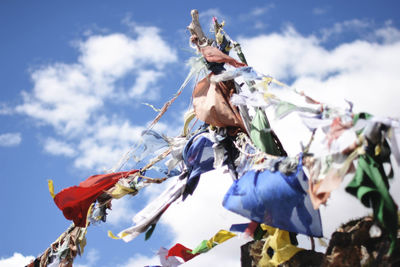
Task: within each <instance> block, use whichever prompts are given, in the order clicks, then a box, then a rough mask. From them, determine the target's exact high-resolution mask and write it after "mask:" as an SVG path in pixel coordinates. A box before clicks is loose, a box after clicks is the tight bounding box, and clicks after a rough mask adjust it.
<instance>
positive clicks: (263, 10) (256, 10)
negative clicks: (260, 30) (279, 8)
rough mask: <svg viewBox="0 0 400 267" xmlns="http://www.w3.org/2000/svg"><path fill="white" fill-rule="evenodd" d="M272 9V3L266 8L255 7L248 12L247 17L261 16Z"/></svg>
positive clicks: (273, 5) (273, 6)
mask: <svg viewBox="0 0 400 267" xmlns="http://www.w3.org/2000/svg"><path fill="white" fill-rule="evenodd" d="M274 8H275V4H273V3H271V4H268V5H266V6H262V7H256V8H253V9H252V10H251V11H250V14H249V15H250V16H252V17H258V16H262V15H264V14H266V13H267V12H269V11H271V10H272V9H274Z"/></svg>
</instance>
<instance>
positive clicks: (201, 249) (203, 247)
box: [190, 240, 210, 254]
mask: <svg viewBox="0 0 400 267" xmlns="http://www.w3.org/2000/svg"><path fill="white" fill-rule="evenodd" d="M207 242H208V240H203V241H201V243H200V244H199V245H198V246H197V247H196V248H195V249H193V250H192V252H190V253H192V254H197V253H205V252H207V251H209V250H210V248H209V247H208V246H207Z"/></svg>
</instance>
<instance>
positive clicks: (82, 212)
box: [54, 170, 138, 227]
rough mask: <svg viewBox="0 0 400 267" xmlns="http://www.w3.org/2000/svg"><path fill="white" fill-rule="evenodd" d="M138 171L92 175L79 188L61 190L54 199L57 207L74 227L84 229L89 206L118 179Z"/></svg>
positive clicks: (72, 187)
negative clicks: (71, 221)
mask: <svg viewBox="0 0 400 267" xmlns="http://www.w3.org/2000/svg"><path fill="white" fill-rule="evenodd" d="M137 171H138V170H132V171H127V172H116V173H108V174H99V175H93V176H90V177H89V178H87V179H86V180H85V181H83V182H81V183H80V184H79V186H71V187H68V188H65V189H63V190H61V191H60V192H59V193H58V194H57V195H55V197H54V202H55V203H56V205H57V207H58V208H59V209H60V210H62V212H63V214H64V217H65V218H66V219H68V220H73V221H74V224H75V226H79V227H85V226H86V216H87V212H88V210H89V207H90V205H91V204H92V203H93V202H94V201H95V200H96V199H97V198H98V197H99V196H100V195H101V194H102V193H103V192H104V191H105V190H108V189H110V188H111V187H113V186H114V185H115V183H116V182H118V180H119V179H121V178H124V177H127V176H129V175H131V174H133V173H135V172H137Z"/></svg>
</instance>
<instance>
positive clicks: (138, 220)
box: [109, 176, 186, 242]
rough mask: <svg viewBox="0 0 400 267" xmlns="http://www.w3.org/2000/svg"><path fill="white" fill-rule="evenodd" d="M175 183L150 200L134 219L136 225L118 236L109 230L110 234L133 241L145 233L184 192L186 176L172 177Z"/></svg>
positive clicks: (113, 236)
mask: <svg viewBox="0 0 400 267" xmlns="http://www.w3.org/2000/svg"><path fill="white" fill-rule="evenodd" d="M171 179H173V180H176V181H175V184H173V185H172V186H170V187H169V188H167V189H166V190H165V191H164V192H163V193H162V194H161V195H160V196H158V197H157V198H156V199H154V200H153V201H152V202H150V203H149V204H148V205H147V206H146V207H145V208H144V209H142V210H141V211H140V212H139V213H137V214H136V215H135V216H134V217H133V218H132V221H133V223H134V224H135V225H133V226H131V227H129V228H127V229H125V230H123V231H121V232H119V233H118V237H116V236H115V235H113V234H112V233H111V232H110V231H109V236H110V237H111V238H114V239H122V240H124V241H125V242H129V241H132V240H133V239H134V238H136V237H137V236H138V235H139V234H141V233H144V232H145V231H146V230H147V229H148V228H149V227H150V226H151V225H152V224H155V223H157V221H158V220H159V219H160V217H161V215H162V214H163V213H164V212H165V211H166V210H167V208H168V207H169V206H170V205H171V204H172V203H173V202H174V201H176V200H177V199H178V198H179V197H180V196H181V195H182V193H183V189H184V188H185V185H186V179H185V178H184V177H179V176H177V177H175V178H171Z"/></svg>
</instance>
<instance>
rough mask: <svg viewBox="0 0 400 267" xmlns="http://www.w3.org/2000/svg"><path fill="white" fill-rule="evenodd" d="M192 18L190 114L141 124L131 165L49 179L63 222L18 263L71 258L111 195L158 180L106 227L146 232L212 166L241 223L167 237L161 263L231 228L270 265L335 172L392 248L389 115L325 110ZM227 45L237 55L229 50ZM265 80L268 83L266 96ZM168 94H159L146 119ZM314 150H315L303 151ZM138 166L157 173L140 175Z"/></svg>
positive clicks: (315, 232) (290, 248) (282, 255)
mask: <svg viewBox="0 0 400 267" xmlns="http://www.w3.org/2000/svg"><path fill="white" fill-rule="evenodd" d="M196 16H198V13H196V12H192V17H193V21H192V23H191V25H189V27H188V28H189V30H190V32H191V41H192V43H193V44H194V46H195V47H196V49H197V50H198V51H199V53H200V56H199V57H197V58H196V59H195V60H192V70H191V72H190V75H189V76H188V78H187V79H186V80H185V82H184V84H183V86H182V87H181V88H180V89H179V90H180V91H181V90H182V89H183V87H184V86H185V85H186V84H187V83H188V80H189V78H191V77H192V76H193V75H194V74H197V75H200V74H202V73H204V74H205V75H204V77H203V79H201V80H200V81H198V82H197V83H196V85H195V88H194V90H193V93H192V96H193V101H192V105H193V110H191V111H190V112H188V113H187V116H185V122H184V127H183V131H182V134H181V135H180V136H177V137H173V138H172V137H166V136H164V135H160V134H159V133H157V132H155V131H153V130H152V129H150V128H149V129H147V130H146V131H144V132H143V136H142V140H143V143H142V144H143V145H144V147H145V149H144V150H143V151H142V152H141V153H142V156H143V154H146V153H148V154H147V155H151V153H153V152H154V151H160V149H161V148H163V147H164V148H165V149H164V150H163V152H162V153H160V154H159V155H157V156H155V157H153V159H152V160H150V161H149V163H148V164H147V165H146V166H144V167H143V168H139V169H134V170H129V171H122V172H111V173H107V174H101V175H94V176H91V177H89V178H87V179H86V180H84V181H83V182H81V183H80V184H79V185H78V186H72V187H69V188H66V189H63V190H61V191H60V192H59V193H57V194H54V189H53V184H52V181H49V189H50V193H51V194H52V196H53V198H54V202H55V204H56V205H57V206H58V208H59V209H60V210H62V212H63V214H64V216H65V218H66V219H68V220H71V221H73V224H72V225H71V227H70V228H69V229H67V230H66V231H65V232H64V233H63V234H62V235H61V236H60V237H59V238H58V239H57V240H56V241H55V242H54V243H53V244H51V246H50V247H49V248H48V249H47V250H46V251H45V252H44V253H42V254H41V255H40V256H39V257H38V258H36V259H35V260H34V261H33V262H32V263H30V264H29V265H28V266H72V263H73V260H74V258H75V256H76V255H77V254H81V253H83V249H84V246H85V244H86V240H85V234H86V231H87V227H88V226H89V225H90V223H92V224H93V223H95V222H100V221H104V222H105V221H106V214H107V213H106V210H107V208H109V207H110V204H111V201H112V200H113V199H119V198H121V197H123V196H125V195H136V194H138V193H139V191H140V190H141V189H142V188H143V187H145V186H148V185H150V184H152V183H161V182H163V181H164V180H165V179H168V180H172V181H173V182H172V183H171V184H172V185H171V186H170V187H168V188H167V189H166V190H165V191H164V192H163V193H162V194H160V195H159V196H158V197H156V198H155V199H153V200H152V201H151V202H150V203H149V204H148V205H147V206H146V207H145V208H144V209H143V210H141V211H140V212H138V213H137V214H135V216H134V217H133V222H134V224H133V225H132V226H131V227H129V228H127V229H124V230H122V231H120V232H119V233H118V234H116V235H114V234H113V233H111V232H109V236H110V237H111V238H114V239H122V240H124V241H126V242H129V241H131V240H133V239H134V238H135V237H137V236H138V235H140V234H142V233H145V237H146V239H148V238H150V236H151V234H152V232H153V231H154V229H155V225H156V224H157V222H158V221H159V219H160V217H161V216H162V215H163V214H164V213H165V212H166V211H167V210H168V207H170V206H171V205H172V204H173V203H174V202H175V201H176V200H178V199H181V200H183V201H184V200H185V199H186V198H187V197H190V195H192V194H195V190H196V186H197V184H198V183H199V180H200V179H201V175H202V174H203V173H205V172H208V171H210V170H212V169H217V168H220V167H221V166H223V165H226V166H227V167H228V169H229V171H230V174H231V176H232V180H233V181H232V185H231V187H230V188H229V190H228V191H227V192H226V194H225V197H224V199H223V202H222V205H223V207H225V208H226V209H228V210H229V211H232V212H234V213H237V214H239V215H241V216H243V217H245V218H248V219H249V223H248V224H243V225H235V224H234V225H232V227H231V229H229V231H228V230H221V231H219V232H218V233H216V234H215V236H213V237H211V238H210V239H209V240H204V241H202V242H200V244H199V246H197V247H196V248H194V249H190V248H187V247H185V246H184V245H182V244H179V243H178V244H176V245H174V246H173V247H171V248H170V249H166V248H161V249H160V251H159V252H158V254H159V255H160V262H161V266H177V265H180V264H182V262H185V261H189V260H191V259H192V258H194V257H196V256H198V255H200V254H202V253H205V252H207V251H209V250H210V249H212V248H213V247H214V246H216V245H218V244H220V243H222V242H225V241H226V240H228V239H230V238H232V237H234V236H236V234H235V232H246V233H248V234H249V235H250V236H252V237H253V238H254V239H266V242H265V245H264V248H263V251H262V260H260V261H259V262H258V264H259V265H260V266H277V265H279V264H281V263H283V262H285V261H287V260H288V259H290V258H291V257H292V256H293V255H295V254H296V253H297V252H298V251H299V250H301V248H298V247H297V246H296V245H297V242H296V234H304V235H307V236H311V237H322V235H323V233H322V225H321V218H320V213H319V206H320V205H321V204H325V203H326V202H327V200H328V198H329V196H330V193H331V192H332V191H333V190H335V189H336V188H338V186H339V185H340V184H341V182H342V180H343V178H344V176H346V175H352V176H353V178H352V180H351V181H350V183H349V184H348V185H347V187H346V191H347V192H348V193H349V194H352V195H354V196H355V197H357V198H358V199H359V200H360V201H361V202H362V204H364V205H365V206H366V207H370V208H372V210H373V216H374V219H375V220H376V222H377V223H378V224H379V225H380V226H381V227H383V228H384V229H385V230H386V231H387V232H388V233H389V236H390V238H391V241H392V243H391V246H390V250H389V252H388V253H392V252H393V251H394V250H395V249H396V246H397V244H396V237H397V226H398V216H397V209H398V207H397V205H396V203H395V202H394V200H393V199H392V197H391V195H390V193H389V178H391V177H393V172H392V169H391V168H390V171H387V168H386V169H385V168H384V164H387V165H389V166H391V162H390V156H391V155H393V157H392V158H393V159H395V160H396V161H397V163H398V164H400V146H399V143H398V142H399V141H400V139H399V138H400V123H399V121H398V120H396V119H392V118H382V117H377V116H373V115H371V114H368V113H365V112H363V113H355V112H353V106H352V104H351V103H349V106H348V108H338V107H332V106H328V105H326V104H323V103H320V102H318V101H316V100H314V99H312V98H310V97H309V96H306V95H304V94H303V93H299V92H297V91H296V90H293V89H291V88H290V87H288V86H286V85H284V84H282V83H280V82H279V81H277V80H275V79H274V78H272V77H270V76H267V75H263V74H260V73H259V72H257V71H256V70H254V69H253V68H252V67H249V66H247V62H246V60H245V58H244V55H243V53H242V52H241V50H240V46H239V44H237V43H236V42H234V41H233V40H231V39H230V38H229V36H228V35H227V34H226V33H225V32H224V30H223V28H222V26H223V23H222V24H219V23H218V21H217V20H216V19H215V18H214V19H213V22H214V26H215V40H214V39H210V38H206V37H205V36H204V35H203V33H202V31H201V28H200V29H199V27H198V25H197V24H196ZM232 47H233V48H235V50H236V51H237V53H238V57H239V58H240V60H241V62H239V61H237V60H236V59H234V58H232V57H230V56H229V51H230V49H231V48H232ZM204 70H205V72H204ZM238 81H243V82H242V83H240V84H239V82H238ZM274 86H275V87H279V88H280V90H278V91H277V93H274V94H273V93H272V92H271V88H272V87H274ZM180 91H178V94H176V96H177V95H179V93H180ZM279 92H285V93H287V92H290V93H291V94H293V95H294V96H295V97H297V98H296V99H298V100H299V101H298V102H299V103H300V104H298V103H294V102H289V101H287V100H285V99H284V98H282V97H280V96H279ZM176 96H175V97H176ZM174 99H175V98H174ZM172 102H173V101H169V102H167V104H166V105H165V106H164V107H163V108H162V109H161V111H160V114H159V115H158V116H157V118H156V120H155V122H154V123H152V124H151V125H154V124H155V123H156V122H157V121H158V119H159V118H160V117H161V116H162V114H164V112H165V111H166V110H167V109H168V106H169V105H170V104H171V103H172ZM267 108H269V109H272V110H273V112H274V115H275V118H276V119H283V118H284V117H286V116H287V115H288V114H290V113H293V112H295V113H297V114H298V115H299V119H301V120H302V122H303V123H304V125H305V126H306V127H307V128H308V129H309V132H310V140H309V142H308V143H307V144H306V145H303V146H302V151H299V153H298V154H296V155H288V154H287V153H286V151H285V149H284V144H282V143H281V141H280V140H279V138H278V136H277V135H276V134H275V132H274V130H273V129H271V126H270V121H269V120H268V117H267V115H266V110H267ZM194 118H197V120H200V121H201V122H204V124H202V125H201V126H200V127H198V129H196V130H189V129H190V124H192V125H196V123H193V119H194ZM197 125H198V124H197ZM317 135H322V136H323V138H322V139H321V140H322V142H319V143H318V144H317V145H316V146H313V145H315V144H314V143H313V142H312V141H313V140H314V138H315V137H316V136H317ZM314 147H317V148H318V149H316V148H315V151H313V149H314ZM150 150H151V151H150ZM143 158H144V156H143V157H142V158H141V160H142V159H143ZM161 163H162V164H161ZM149 169H154V170H157V171H160V172H163V173H165V174H166V177H165V178H162V179H155V178H150V177H147V176H145V175H146V171H147V170H149ZM215 179H218V177H215Z"/></svg>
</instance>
